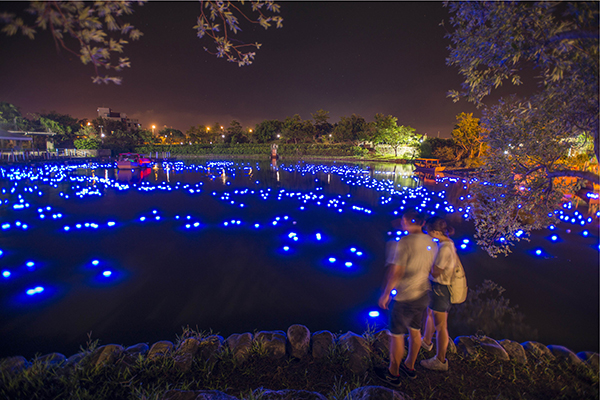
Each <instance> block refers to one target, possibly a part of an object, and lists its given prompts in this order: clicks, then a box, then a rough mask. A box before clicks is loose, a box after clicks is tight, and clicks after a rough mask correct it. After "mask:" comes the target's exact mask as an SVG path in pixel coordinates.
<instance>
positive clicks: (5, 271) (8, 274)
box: [2, 270, 10, 279]
mask: <svg viewBox="0 0 600 400" xmlns="http://www.w3.org/2000/svg"><path fill="white" fill-rule="evenodd" d="M2 276H3V277H4V278H6V279H8V278H10V271H8V270H4V271H2Z"/></svg>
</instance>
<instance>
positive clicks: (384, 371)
mask: <svg viewBox="0 0 600 400" xmlns="http://www.w3.org/2000/svg"><path fill="white" fill-rule="evenodd" d="M375 375H377V377H378V378H379V379H381V380H382V381H384V382H385V383H388V384H390V385H392V386H396V387H399V386H400V376H394V375H392V374H391V373H390V370H389V369H388V367H385V368H381V367H379V368H375Z"/></svg>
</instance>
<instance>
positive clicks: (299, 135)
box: [281, 114, 315, 144]
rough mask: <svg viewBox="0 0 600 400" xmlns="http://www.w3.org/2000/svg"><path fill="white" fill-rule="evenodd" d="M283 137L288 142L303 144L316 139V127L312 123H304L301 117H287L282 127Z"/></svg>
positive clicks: (296, 115)
mask: <svg viewBox="0 0 600 400" xmlns="http://www.w3.org/2000/svg"><path fill="white" fill-rule="evenodd" d="M281 132H282V134H283V137H284V138H285V139H286V140H287V141H288V142H290V141H291V142H294V144H296V143H299V142H300V143H302V142H305V141H307V140H308V139H309V138H313V137H314V132H315V127H314V126H313V124H312V122H310V121H303V120H302V118H300V115H298V114H295V115H294V116H293V117H287V118H286V119H285V121H283V125H282V127H281Z"/></svg>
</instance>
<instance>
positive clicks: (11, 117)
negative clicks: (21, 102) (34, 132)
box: [0, 101, 29, 130]
mask: <svg viewBox="0 0 600 400" xmlns="http://www.w3.org/2000/svg"><path fill="white" fill-rule="evenodd" d="M28 125H29V121H27V119H25V118H23V115H22V114H21V111H20V110H19V108H18V107H17V106H15V105H13V104H11V103H7V102H4V101H2V102H0V127H2V128H3V129H11V130H12V129H15V130H21V129H27V127H28Z"/></svg>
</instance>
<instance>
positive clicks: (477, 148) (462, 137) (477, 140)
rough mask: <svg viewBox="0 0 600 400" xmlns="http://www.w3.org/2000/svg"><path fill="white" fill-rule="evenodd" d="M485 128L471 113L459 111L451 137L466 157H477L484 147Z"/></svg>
mask: <svg viewBox="0 0 600 400" xmlns="http://www.w3.org/2000/svg"><path fill="white" fill-rule="evenodd" d="M484 134H485V129H483V127H482V126H481V124H480V123H479V118H474V117H473V113H469V114H467V113H464V112H463V113H460V114H458V115H457V116H456V126H455V127H454V129H453V130H452V134H451V135H452V139H453V140H454V143H456V144H457V145H458V146H459V147H460V148H461V150H462V151H461V152H462V155H464V156H465V157H466V158H470V159H475V158H479V157H480V156H481V155H482V154H483V152H484V149H485V142H484Z"/></svg>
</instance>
